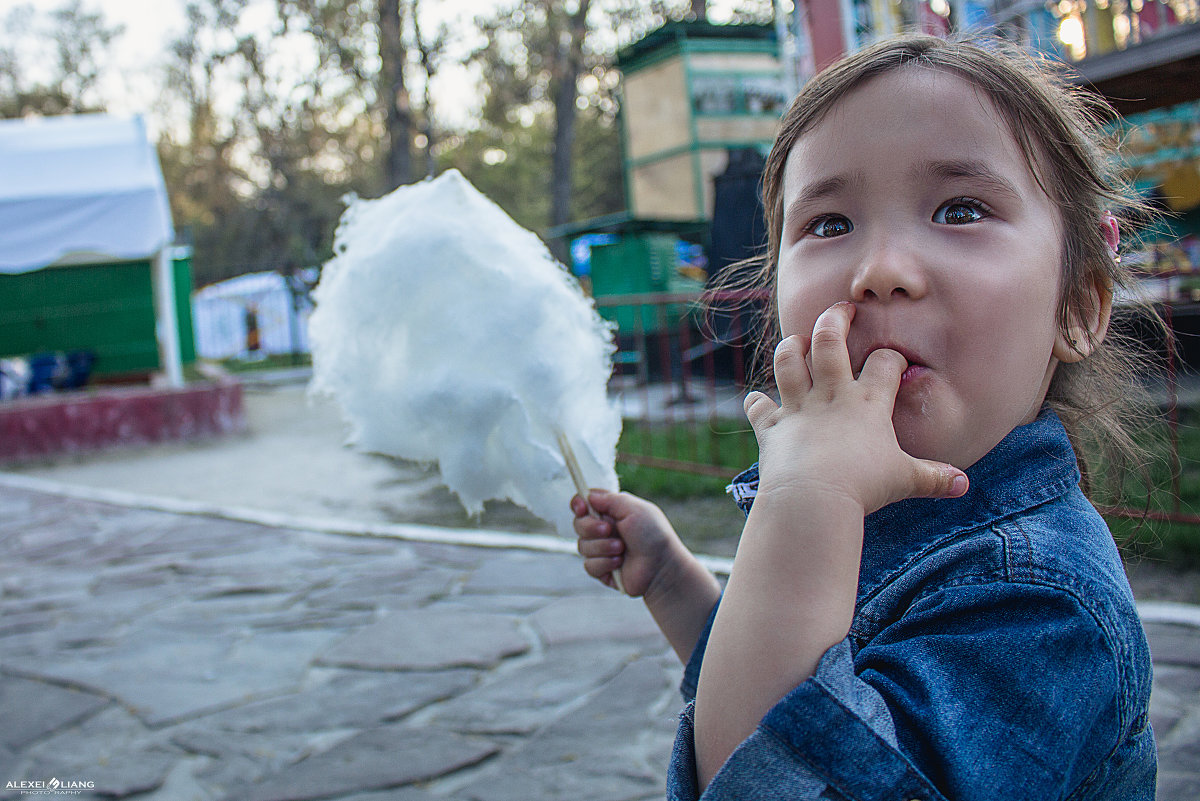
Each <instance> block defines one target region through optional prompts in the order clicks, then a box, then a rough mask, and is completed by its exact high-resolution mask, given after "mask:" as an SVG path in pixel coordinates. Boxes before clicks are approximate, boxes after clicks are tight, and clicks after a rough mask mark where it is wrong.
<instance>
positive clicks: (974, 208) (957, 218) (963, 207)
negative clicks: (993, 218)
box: [933, 197, 990, 225]
mask: <svg viewBox="0 0 1200 801" xmlns="http://www.w3.org/2000/svg"><path fill="white" fill-rule="evenodd" d="M988 216H990V210H989V209H988V207H987V206H985V205H984V204H983V203H981V202H979V201H978V200H975V199H974V198H969V197H958V198H955V199H954V200H948V201H946V202H945V203H943V204H942V205H941V206H939V207H938V210H937V211H935V212H934V213H933V221H934V222H935V223H943V224H945V225H966V224H967V223H973V222H979V221H980V220H982V219H983V218H984V217H988Z"/></svg>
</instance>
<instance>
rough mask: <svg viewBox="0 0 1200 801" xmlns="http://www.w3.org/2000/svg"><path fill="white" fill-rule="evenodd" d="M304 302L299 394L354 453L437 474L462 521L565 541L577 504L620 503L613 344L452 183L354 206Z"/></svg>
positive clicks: (546, 257) (540, 252)
mask: <svg viewBox="0 0 1200 801" xmlns="http://www.w3.org/2000/svg"><path fill="white" fill-rule="evenodd" d="M334 254H335V255H334V258H333V259H332V260H330V261H329V262H328V263H327V264H326V265H325V267H324V269H323V270H322V274H321V280H320V283H319V285H318V286H317V288H316V289H315V290H314V293H313V297H314V300H315V301H316V309H315V311H314V312H313V314H312V317H311V319H310V322H309V337H310V341H311V344H312V355H313V379H312V385H311V389H312V391H314V392H316V393H320V394H325V395H329V396H332V397H333V398H334V399H335V400H336V401H337V404H338V405H339V406H340V408H341V410H342V413H343V416H344V418H345V419H346V421H347V422H348V424H349V429H350V433H349V440H350V442H351V444H352V445H354V446H355V447H356V448H358V449H360V450H363V451H368V452H373V453H382V454H388V455H391V456H396V457H400V458H403V459H409V460H414V461H419V462H426V463H436V464H437V466H438V469H439V471H440V473H441V476H442V479H443V481H444V482H445V484H446V486H447V487H449V488H450V490H452V491H453V492H454V493H455V494H456V495H457V496H458V498H459V499H460V501H461V502H462V504H463V506H464V507H465V508H466V510H467V511H468V512H469V513H471V514H478V513H480V512H482V511H483V507H484V502H485V501H488V500H505V499H507V500H511V501H513V502H514V503H517V504H519V505H521V506H523V507H525V508H527V509H529V510H530V511H531V512H533V513H534V514H535V515H537V516H538V517H540V518H542V519H544V520H547V521H549V522H551V523H553V524H554V525H555V527H556V529H557V530H558V531H559V532H560V533H562V534H563V535H565V536H574V533H573V530H572V520H573V516H572V514H571V511H570V508H569V506H568V503H567V502H568V501H569V499H570V498H571V496H572V495H573V494H575V492H576V487H575V484H574V483H573V481H572V478H571V476H570V474H569V471H568V469H567V464H566V458H565V457H564V455H563V453H562V451H561V449H560V447H559V444H558V441H557V435H558V433H559V432H564V433H566V434H567V435H568V437H569V440H570V442H572V443H574V445H575V455H576V456H577V457H578V460H579V463H580V469H581V471H582V472H583V474H584V476H585V480H586V482H587V483H588V485H590V486H593V487H601V488H604V489H609V490H616V489H617V475H616V470H615V467H614V465H615V461H616V446H617V440H618V438H619V437H620V433H621V417H620V412H619V410H618V408H617V406H616V404H615V403H614V402H613V401H611V400H610V399H609V398H608V394H607V386H608V379H609V376H610V374H611V372H612V354H613V351H614V346H613V342H612V329H611V326H610V325H609V324H608V323H606V322H605V321H604V320H603V319H602V318H601V317H600V315H599V314H597V312H596V309H595V305H594V304H593V303H592V302H591V301H590V300H589V299H588V298H587V297H585V296H584V294H583V293H582V292H581V291H580V289H579V286H578V284H577V283H576V281H575V279H574V278H573V277H572V276H571V275H570V274H569V273H568V272H567V271H566V269H565V268H563V267H562V266H561V265H560V264H558V263H557V262H556V261H555V260H554V259H553V258H552V257H551V256H550V253H549V251H548V250H547V249H546V246H545V245H544V244H543V243H542V241H541V240H540V239H538V237H537V236H536V235H534V234H533V233H531V232H529V231H526V230H525V229H523V228H521V227H520V226H519V225H517V224H516V223H515V222H514V221H513V220H512V219H511V218H510V217H509V216H508V215H507V214H505V213H504V211H503V210H501V209H500V207H499V206H497V205H495V204H494V203H492V202H491V201H490V200H488V199H487V198H486V197H484V196H483V195H482V194H480V193H479V192H478V191H477V190H476V189H475V188H474V187H473V186H471V184H470V183H469V182H468V181H467V180H466V179H465V178H463V176H462V175H461V174H459V173H458V172H457V171H454V170H451V171H449V172H446V173H444V174H443V175H441V176H439V177H438V178H436V179H434V180H432V181H426V182H423V183H420V184H415V185H412V186H406V187H401V188H400V189H397V190H396V191H394V192H392V193H391V194H389V195H386V196H385V197H382V198H379V199H378V200H360V199H354V200H352V201H351V203H350V206H349V208H347V209H346V212H345V214H344V215H343V216H342V220H341V222H340V223H339V225H338V229H337V233H336V236H335V241H334Z"/></svg>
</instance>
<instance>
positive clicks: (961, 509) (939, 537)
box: [729, 407, 1080, 597]
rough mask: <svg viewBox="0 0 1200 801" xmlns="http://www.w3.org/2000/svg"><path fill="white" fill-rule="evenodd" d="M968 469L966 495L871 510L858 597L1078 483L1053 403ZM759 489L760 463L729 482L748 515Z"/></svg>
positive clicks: (865, 529)
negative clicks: (915, 559)
mask: <svg viewBox="0 0 1200 801" xmlns="http://www.w3.org/2000/svg"><path fill="white" fill-rule="evenodd" d="M966 473H967V477H968V478H969V479H970V481H971V486H970V489H969V490H968V491H967V494H966V495H964V496H963V497H961V498H951V499H940V500H935V499H930V498H909V499H908V500H903V501H898V502H896V503H893V504H890V505H889V506H885V507H883V508H882V509H880V510H879V511H877V512H874V513H873V514H870V515H868V516H867V517H866V520H865V521H864V525H863V554H862V566H861V568H860V576H859V591H860V597H861V594H862V593H870V592H871V591H872V590H873V588H875V587H878V586H879V585H880V584H882V583H883V582H884V581H886V579H887V577H888V576H889V575H891V574H893V573H895V572H896V571H897V570H901V569H902V568H903V566H904V565H905V564H907V563H908V561H909V559H910V558H911V557H912V556H913V555H915V554H916V553H918V552H921V551H924V550H926V549H928V548H929V547H930V546H932V545H935V544H936V543H938V542H941V541H944V540H947V539H950V538H953V537H955V536H957V535H959V534H961V533H962V532H965V531H969V530H973V529H978V528H982V527H984V526H987V525H989V524H991V523H994V522H995V521H997V520H1000V519H1001V518H1005V517H1009V516H1012V515H1015V514H1019V513H1021V512H1024V511H1026V510H1028V509H1032V508H1033V507H1035V506H1038V505H1040V504H1043V503H1045V502H1046V501H1049V500H1051V499H1053V498H1057V497H1059V496H1061V495H1063V494H1064V493H1066V492H1067V491H1069V490H1070V489H1071V488H1073V487H1076V486H1078V484H1079V478H1080V476H1079V467H1078V464H1077V462H1076V460H1075V452H1074V450H1073V449H1072V448H1071V442H1070V440H1069V439H1068V438H1067V432H1066V429H1065V428H1063V424H1062V421H1061V420H1059V418H1058V415H1057V414H1055V413H1054V412H1053V411H1052V410H1051V409H1050V408H1049V407H1044V408H1043V409H1042V411H1041V413H1040V414H1039V415H1038V416H1037V418H1036V419H1035V420H1034V421H1033V422H1031V423H1028V424H1027V425H1023V426H1020V427H1018V428H1016V429H1013V431H1011V432H1010V433H1009V434H1008V436H1006V437H1005V438H1004V439H1003V440H1001V441H1000V444H998V445H997V446H996V447H994V448H992V450H991V451H989V452H988V453H987V455H985V456H984V457H983V458H982V459H980V460H979V461H978V462H976V463H975V464H973V465H971V467H969V468H968V469H967V470H966ZM757 490H758V465H757V464H755V465H754V466H753V467H751V468H750V469H748V470H746V471H745V472H743V473H741V474H740V475H738V476H737V477H736V478H735V479H734V480H733V483H732V484H730V487H729V492H730V493H731V494H732V495H733V498H734V500H735V501H737V503H738V506H739V507H741V509H742V511H744V512H746V513H747V514H749V511H750V506H751V504H753V502H754V495H755V494H756V493H757Z"/></svg>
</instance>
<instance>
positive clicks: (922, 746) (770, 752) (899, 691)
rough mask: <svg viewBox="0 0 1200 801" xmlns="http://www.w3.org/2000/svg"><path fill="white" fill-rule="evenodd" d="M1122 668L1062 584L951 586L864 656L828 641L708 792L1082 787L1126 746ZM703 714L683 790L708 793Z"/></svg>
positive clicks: (685, 733) (987, 793)
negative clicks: (700, 738)
mask: <svg viewBox="0 0 1200 801" xmlns="http://www.w3.org/2000/svg"><path fill="white" fill-rule="evenodd" d="M701 644H702V645H703V644H704V643H703V642H702V643H701ZM698 650H699V647H698ZM702 656H703V654H702V653H700V654H699V657H700V658H702ZM692 661H697V659H696V657H693V660H692ZM1118 672H1119V669H1118V667H1117V665H1116V657H1115V655H1114V651H1113V643H1112V642H1111V639H1110V637H1108V636H1107V635H1106V634H1105V632H1104V630H1103V627H1102V626H1101V625H1098V623H1097V621H1096V620H1095V619H1094V618H1093V617H1092V616H1091V615H1089V614H1088V613H1087V612H1086V611H1084V610H1083V609H1082V608H1081V606H1080V605H1079V604H1078V603H1077V602H1076V600H1075V599H1074V598H1073V597H1072V596H1071V595H1070V594H1069V593H1067V592H1065V591H1063V590H1061V589H1058V588H1051V587H1042V586H1037V585H1013V584H1006V583H980V584H977V585H963V586H958V587H953V588H949V589H944V590H941V591H938V592H936V593H933V594H931V595H930V596H927V597H925V598H924V599H921V600H919V601H916V602H915V603H913V605H912V606H911V607H910V608H909V609H908V611H907V612H906V613H905V615H904V616H903V617H902V618H901V619H900V620H898V621H896V622H895V623H894V624H892V625H890V626H886V627H884V628H883V629H882V630H881V631H879V633H878V634H877V635H876V636H874V637H873V638H872V639H871V640H869V641H868V642H866V643H864V644H862V646H861V647H860V649H859V650H858V652H857V653H853V654H852V648H851V642H850V640H849V639H847V640H846V641H843V642H842V643H840V644H838V645H837V646H835V647H834V648H832V649H830V650H829V651H828V652H827V653H826V654H825V655H824V657H823V658H822V659H821V662H820V663H819V665H818V668H817V671H816V673H815V674H814V676H812V677H811V678H810V679H808V680H807V681H805V682H804V683H802V684H801V685H800V686H798V687H796V688H795V689H793V690H792V691H791V692H790V693H789V694H788V695H786V696H785V697H784V698H783V699H782V700H781V701H780V702H779V703H778V704H776V705H775V706H774V707H772V708H771V709H770V710H769V711H768V712H767V714H766V715H765V716H764V717H763V719H762V721H761V722H760V724H759V726H758V728H757V729H756V730H755V731H754V732H753V733H752V734H751V735H750V737H748V738H747V739H746V740H745V741H744V742H743V743H742V744H741V745H740V746H739V747H738V748H737V749H736V750H735V751H734V753H733V754H732V755H731V756H730V757H729V759H728V760H727V761H726V763H725V765H724V766H723V767H722V768H721V770H720V771H719V772H718V773H717V775H716V776H715V777H714V779H713V782H712V783H711V784H710V785H709V787H708V788H707V789H706V791H705V793H704V794H703V796H702V797H703V798H704V799H734V798H744V797H748V795H747V794H749V796H752V797H764V798H777V799H814V798H816V799H821V798H824V799H843V798H844V799H852V800H853V801H884V799H889V801H890V800H891V799H936V800H938V801H940V800H941V799H944V798H953V799H955V800H956V801H970V800H971V799H980V800H981V801H982V799H994V798H1001V797H1002V798H1006V799H1049V798H1067V797H1072V793H1074V792H1076V791H1080V790H1081V788H1086V787H1087V786H1088V784H1089V783H1090V782H1092V781H1094V780H1095V776H1094V774H1095V772H1096V770H1097V768H1098V766H1099V765H1100V764H1101V763H1102V762H1103V761H1104V760H1105V759H1106V758H1107V757H1108V755H1109V754H1111V753H1112V751H1113V749H1114V748H1115V747H1116V746H1117V743H1118V741H1119V740H1120V735H1119V730H1120V725H1121V724H1120V722H1119V718H1120V711H1119V703H1118V700H1117V696H1118V692H1119V691H1118V684H1119V677H1118ZM691 710H692V706H691V705H689V706H688V708H687V710H685V712H684V716H683V722H682V723H681V725H680V729H679V733H678V735H677V738H676V744H675V751H674V754H673V756H672V762H671V767H670V772H669V775H668V789H669V797H671V798H680V799H684V798H687V799H693V798H697V797H699V796H698V795H697V794H696V790H697V786H696V778H695V751H694V742H693V738H692V719H691V717H690V715H691ZM1151 787H1152V785H1151ZM1151 792H1152V790H1151ZM1084 794H1085V795H1086V792H1084ZM1088 797H1091V796H1088ZM1096 797H1098V798H1105V797H1108V796H1105V795H1103V794H1101V795H1098V796H1096ZM1150 797H1152V796H1150Z"/></svg>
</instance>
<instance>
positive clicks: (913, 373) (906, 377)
mask: <svg viewBox="0 0 1200 801" xmlns="http://www.w3.org/2000/svg"><path fill="white" fill-rule="evenodd" d="M927 372H929V368H928V367H926V366H925V365H923V364H909V365H908V367H906V368H905V370H904V372H903V373H901V375H900V386H902V387H903V386H905V385H906V384H911V383H912V382H913V381H916V380H917V379H918V378H920V377H921V376H923V375H924V374H925V373H927Z"/></svg>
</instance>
